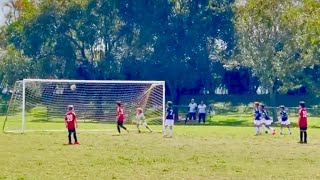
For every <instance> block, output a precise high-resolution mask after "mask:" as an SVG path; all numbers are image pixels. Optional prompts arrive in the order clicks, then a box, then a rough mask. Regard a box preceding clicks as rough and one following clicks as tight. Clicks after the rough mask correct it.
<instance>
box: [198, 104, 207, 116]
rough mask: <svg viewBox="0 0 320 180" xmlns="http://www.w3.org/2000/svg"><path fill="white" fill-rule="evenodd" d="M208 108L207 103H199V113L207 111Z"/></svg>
mask: <svg viewBox="0 0 320 180" xmlns="http://www.w3.org/2000/svg"><path fill="white" fill-rule="evenodd" d="M206 108H207V106H206V105H205V104H202V105H201V104H199V106H198V110H199V113H201V114H204V113H206Z"/></svg>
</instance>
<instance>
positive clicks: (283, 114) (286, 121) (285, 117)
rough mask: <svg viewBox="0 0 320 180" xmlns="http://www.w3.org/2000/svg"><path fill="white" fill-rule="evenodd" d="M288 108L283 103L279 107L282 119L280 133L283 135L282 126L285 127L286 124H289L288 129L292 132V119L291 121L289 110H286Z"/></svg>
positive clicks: (280, 119)
mask: <svg viewBox="0 0 320 180" xmlns="http://www.w3.org/2000/svg"><path fill="white" fill-rule="evenodd" d="M285 109H286V108H285V107H284V106H283V105H281V106H280V107H279V111H280V112H279V114H280V118H279V121H280V134H281V135H282V128H283V127H284V126H287V128H288V130H289V133H290V134H292V133H291V129H290V121H289V119H288V114H287V112H286V110H285Z"/></svg>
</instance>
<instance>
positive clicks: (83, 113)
mask: <svg viewBox="0 0 320 180" xmlns="http://www.w3.org/2000/svg"><path fill="white" fill-rule="evenodd" d="M117 101H121V102H122V104H123V108H124V114H125V118H126V123H134V120H135V115H136V109H137V108H138V107H140V108H142V109H143V110H144V113H145V116H146V119H147V123H149V124H150V125H152V124H154V125H163V121H164V119H165V82H164V81H121V80H60V79H24V80H22V81H17V82H16V84H15V87H14V90H13V92H12V97H11V100H10V103H9V106H8V112H7V116H6V119H5V121H4V124H3V132H27V131H63V130H64V124H63V123H64V119H63V115H64V114H65V113H66V108H67V106H68V105H73V106H74V108H75V112H76V114H77V117H78V123H79V124H81V125H80V127H81V130H83V131H96V130H105V126H104V125H102V124H105V123H107V122H112V123H114V122H115V119H116V102H117Z"/></svg>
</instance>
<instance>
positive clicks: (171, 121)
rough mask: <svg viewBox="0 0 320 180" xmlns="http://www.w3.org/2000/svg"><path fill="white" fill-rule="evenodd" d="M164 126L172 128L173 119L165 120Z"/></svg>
mask: <svg viewBox="0 0 320 180" xmlns="http://www.w3.org/2000/svg"><path fill="white" fill-rule="evenodd" d="M164 125H165V126H173V125H174V120H173V119H166V121H165V122H164Z"/></svg>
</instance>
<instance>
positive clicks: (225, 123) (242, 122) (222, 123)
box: [177, 120, 253, 127]
mask: <svg viewBox="0 0 320 180" xmlns="http://www.w3.org/2000/svg"><path fill="white" fill-rule="evenodd" d="M177 124H180V125H188V126H199V125H202V126H242V127H251V126H252V125H253V124H252V123H249V122H248V121H247V120H225V121H222V120H219V121H214V120H210V121H208V122H206V124H203V123H202V122H201V123H200V124H199V123H198V122H195V121H188V122H187V123H186V124H185V121H179V122H178V123H177Z"/></svg>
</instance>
